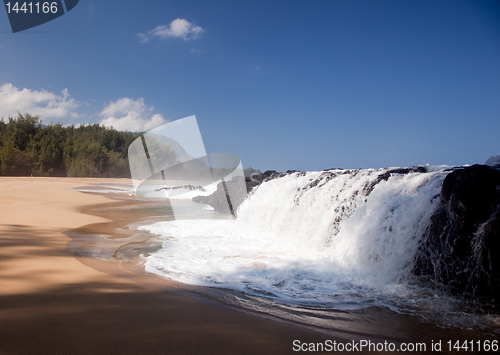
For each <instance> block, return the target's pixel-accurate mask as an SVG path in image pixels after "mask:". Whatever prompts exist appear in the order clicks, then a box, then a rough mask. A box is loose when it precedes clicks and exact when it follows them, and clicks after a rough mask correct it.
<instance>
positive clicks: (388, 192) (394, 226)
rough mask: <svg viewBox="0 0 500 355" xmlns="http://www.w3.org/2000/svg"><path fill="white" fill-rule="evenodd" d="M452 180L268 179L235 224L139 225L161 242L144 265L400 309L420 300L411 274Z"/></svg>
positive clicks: (192, 279)
mask: <svg viewBox="0 0 500 355" xmlns="http://www.w3.org/2000/svg"><path fill="white" fill-rule="evenodd" d="M448 173H449V171H447V167H426V168H425V169H424V168H414V169H412V168H410V169H395V168H392V169H378V170H374V169H362V170H340V169H339V170H330V171H323V172H307V173H299V172H298V173H293V174H290V175H288V176H285V177H282V178H279V179H275V180H271V181H267V182H265V183H263V184H261V185H260V186H259V187H258V188H256V189H255V190H254V191H252V193H251V194H250V195H249V197H248V198H247V199H246V200H245V201H244V202H243V204H242V205H241V206H240V207H239V209H238V217H237V218H236V219H234V220H232V219H231V220H230V219H227V220H220V219H219V220H176V221H170V222H158V223H154V224H152V225H148V226H142V227H141V229H144V230H148V231H150V232H151V233H154V234H157V235H159V236H161V238H162V240H163V244H162V248H161V249H160V250H159V251H158V252H156V253H153V254H152V255H150V256H149V257H148V258H147V260H146V263H145V267H146V270H147V271H149V272H153V273H156V274H159V275H162V276H166V277H169V278H172V279H175V280H178V281H181V282H185V283H190V284H196V285H203V286H215V287H220V288H229V289H232V290H237V291H242V292H245V293H248V294H254V295H260V296H264V297H270V298H274V299H278V300H281V301H283V302H292V303H307V304H316V305H317V304H321V305H327V306H328V307H334V308H344V309H346V308H347V309H352V308H353V307H354V308H362V307H365V306H370V305H379V306H385V307H390V308H391V309H394V310H396V311H400V310H401V309H402V308H405V307H408V306H409V303H408V299H410V300H414V299H416V298H418V297H420V295H417V294H416V293H421V291H419V289H418V287H415V285H414V283H413V281H414V276H413V275H412V272H411V271H412V268H413V266H414V262H415V258H416V253H417V251H418V247H419V245H420V243H421V240H422V238H423V237H424V234H425V231H426V229H427V228H428V227H429V224H430V217H431V215H432V214H433V212H434V211H435V209H436V208H437V207H438V206H439V198H438V197H439V193H440V190H441V186H442V183H443V180H444V178H445V177H446V175H447V174H448ZM410 303H411V302H410Z"/></svg>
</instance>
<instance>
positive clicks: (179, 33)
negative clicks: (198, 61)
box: [137, 18, 206, 43]
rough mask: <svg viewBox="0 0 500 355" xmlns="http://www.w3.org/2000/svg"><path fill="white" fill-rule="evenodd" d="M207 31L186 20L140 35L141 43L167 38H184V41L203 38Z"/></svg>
mask: <svg viewBox="0 0 500 355" xmlns="http://www.w3.org/2000/svg"><path fill="white" fill-rule="evenodd" d="M205 31H206V30H205V29H203V28H201V27H200V26H195V25H194V24H192V23H191V22H189V21H187V20H185V19H181V18H178V19H175V20H173V21H172V22H171V23H170V25H159V26H157V27H156V28H155V29H154V30H152V31H149V32H148V34H147V35H145V34H143V33H138V34H137V36H138V37H139V41H140V42H141V43H145V42H149V39H150V38H151V37H160V38H161V39H165V38H170V37H172V38H182V39H183V40H184V41H189V40H192V39H196V38H198V37H200V36H201V34H202V33H203V32H205Z"/></svg>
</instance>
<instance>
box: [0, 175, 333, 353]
mask: <svg viewBox="0 0 500 355" xmlns="http://www.w3.org/2000/svg"><path fill="white" fill-rule="evenodd" d="M104 182H106V183H113V182H114V183H128V182H129V181H124V180H123V179H73V178H20V177H12V178H11V177H2V178H0V354H150V353H151V354H152V353H155V354H291V353H294V352H293V350H292V342H293V340H295V339H299V340H301V341H302V342H323V341H325V340H326V339H331V337H329V336H327V335H324V334H321V333H317V332H313V331H309V330H305V329H302V328H298V327H295V326H293V325H287V324H283V323H279V322H275V321H272V320H269V319H264V318H261V317H257V316H253V315H249V314H245V313H242V312H237V311H234V310H231V309H227V308H221V307H217V306H215V305H213V304H210V303H206V302H202V301H200V300H197V299H194V298H191V297H186V296H183V295H180V294H178V293H175V292H169V291H168V289H167V290H165V287H160V286H158V285H156V284H155V282H154V281H151V280H138V278H141V277H140V276H136V275H132V274H128V273H127V272H125V271H120V270H117V269H116V268H113V267H112V266H110V265H109V264H107V263H101V264H102V265H100V266H99V265H98V267H95V265H96V263H99V262H96V261H95V260H94V261H89V262H81V261H79V259H77V258H75V257H74V256H73V255H72V254H71V253H70V252H69V251H68V249H67V243H68V242H69V241H70V238H69V237H67V236H66V235H65V234H64V232H66V231H68V230H70V229H73V228H76V227H79V226H83V225H86V224H89V223H98V222H104V221H105V220H104V219H103V218H100V217H96V216H90V215H86V214H82V213H80V212H79V211H78V208H79V207H82V206H88V205H94V204H100V203H109V202H110V199H107V198H106V197H104V196H98V195H91V194H84V193H81V192H78V191H72V190H70V188H71V187H77V186H84V185H88V184H91V183H104ZM92 263H93V264H92ZM91 264H92V265H94V267H93V268H91V267H89V266H87V265H91ZM141 279H147V278H144V277H142V278H141Z"/></svg>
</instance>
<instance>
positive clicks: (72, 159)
mask: <svg viewBox="0 0 500 355" xmlns="http://www.w3.org/2000/svg"><path fill="white" fill-rule="evenodd" d="M139 134H140V133H132V132H123V131H117V130H115V129H113V128H107V127H104V126H100V125H99V124H93V125H85V126H79V127H75V126H74V125H70V126H63V125H62V124H60V123H57V124H52V123H51V124H48V125H45V124H42V121H41V119H40V117H39V116H32V115H30V114H28V113H27V114H24V115H22V114H20V113H19V114H18V115H17V117H15V118H13V117H9V118H8V119H7V121H6V120H5V119H4V118H2V119H0V176H30V175H31V174H33V176H68V177H128V178H129V177H130V169H129V162H128V148H129V145H130V144H131V143H132V142H133V141H134V139H135V138H137V137H138V136H139ZM173 143H174V144H178V143H175V141H173ZM148 150H149V152H148V153H149V154H150V155H151V156H152V157H153V156H158V155H162V156H167V155H168V156H170V158H169V159H170V160H172V161H176V160H178V157H177V156H176V152H175V149H174V148H173V147H172V144H157V147H156V146H154V145H150V146H149V147H148ZM244 172H245V175H246V176H250V175H251V174H252V173H255V172H260V170H255V169H253V168H252V167H248V168H247V169H245V170H244Z"/></svg>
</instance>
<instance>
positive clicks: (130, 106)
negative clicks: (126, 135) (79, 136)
mask: <svg viewBox="0 0 500 355" xmlns="http://www.w3.org/2000/svg"><path fill="white" fill-rule="evenodd" d="M153 110H154V108H153V106H150V107H147V106H146V105H145V104H144V99H143V98H140V99H138V100H133V99H129V98H127V97H124V98H121V99H118V100H116V101H110V102H109V103H108V105H107V106H106V107H105V108H104V109H103V110H102V111H101V113H100V115H101V116H102V117H104V118H103V120H102V121H101V125H104V126H107V127H111V126H113V128H115V129H117V130H121V131H130V132H145V131H149V130H151V129H153V128H155V127H158V126H160V125H162V124H164V123H167V122H168V121H167V120H166V119H165V118H163V116H162V115H161V114H158V113H157V114H152V111H153Z"/></svg>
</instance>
